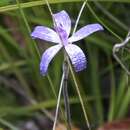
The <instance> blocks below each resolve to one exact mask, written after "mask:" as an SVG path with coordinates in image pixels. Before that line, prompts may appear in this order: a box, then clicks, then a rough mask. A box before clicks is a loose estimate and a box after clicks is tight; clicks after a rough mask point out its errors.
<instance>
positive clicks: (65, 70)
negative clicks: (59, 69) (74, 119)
mask: <svg viewBox="0 0 130 130" xmlns="http://www.w3.org/2000/svg"><path fill="white" fill-rule="evenodd" d="M65 57H66V56H65ZM63 73H64V75H65V76H64V82H63V96H64V103H65V110H66V118H67V125H68V126H67V127H68V130H71V114H70V105H69V96H68V86H67V81H68V75H69V66H68V62H67V60H66V58H65V60H64V63H63Z"/></svg>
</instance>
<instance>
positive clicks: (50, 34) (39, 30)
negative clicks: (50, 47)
mask: <svg viewBox="0 0 130 130" xmlns="http://www.w3.org/2000/svg"><path fill="white" fill-rule="evenodd" d="M31 36H32V37H33V38H34V39H35V38H39V39H42V40H45V41H49V42H54V43H60V38H59V36H58V34H57V33H56V32H55V31H54V30H52V29H50V28H48V27H44V26H36V27H35V28H34V31H33V32H32V33H31Z"/></svg>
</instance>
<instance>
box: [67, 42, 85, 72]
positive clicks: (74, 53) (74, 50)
mask: <svg viewBox="0 0 130 130" xmlns="http://www.w3.org/2000/svg"><path fill="white" fill-rule="evenodd" d="M65 50H66V52H67V53H68V55H69V57H70V59H71V62H72V65H73V66H74V69H75V71H76V72H78V71H81V70H83V69H85V68H86V65H87V61H86V57H85V55H84V53H83V51H82V50H81V49H80V48H79V47H78V46H76V45H73V44H68V45H67V46H65Z"/></svg>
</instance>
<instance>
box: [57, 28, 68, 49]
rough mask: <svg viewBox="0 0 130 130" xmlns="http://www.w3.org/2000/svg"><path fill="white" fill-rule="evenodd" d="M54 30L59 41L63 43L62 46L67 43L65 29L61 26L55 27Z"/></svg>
mask: <svg viewBox="0 0 130 130" xmlns="http://www.w3.org/2000/svg"><path fill="white" fill-rule="evenodd" d="M56 31H57V33H58V34H59V37H60V39H61V43H62V44H63V46H66V45H67V44H68V36H67V33H66V31H65V30H64V29H63V28H62V27H57V28H56Z"/></svg>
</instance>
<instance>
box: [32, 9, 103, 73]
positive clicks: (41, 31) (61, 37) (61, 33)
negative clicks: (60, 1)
mask: <svg viewBox="0 0 130 130" xmlns="http://www.w3.org/2000/svg"><path fill="white" fill-rule="evenodd" d="M53 18H54V21H55V24H56V26H55V25H54V30H52V29H50V28H48V27H45V26H36V27H35V29H34V31H33V32H32V34H31V36H32V37H33V38H39V39H42V40H45V41H49V42H53V43H58V44H57V45H54V46H52V47H50V48H49V49H47V50H46V51H45V52H44V53H43V55H42V58H41V63H40V72H41V74H42V75H46V73H47V70H48V66H49V63H50V62H51V60H52V59H53V57H54V56H55V55H56V54H57V53H58V52H59V51H60V49H61V48H62V47H63V48H64V49H65V51H66V53H67V54H68V56H69V58H70V60H71V62H72V65H73V67H74V69H75V71H76V72H78V71H82V70H83V69H85V68H86V65H87V61H86V57H85V55H84V53H83V51H82V50H81V49H80V48H79V47H78V46H77V45H73V44H71V43H73V42H76V41H79V40H81V39H83V38H85V37H87V36H89V35H90V34H92V33H94V32H96V31H100V30H103V27H102V26H101V25H100V24H98V23H95V24H89V25H86V26H84V27H82V28H81V29H79V30H78V31H77V32H75V33H74V34H73V35H72V36H70V37H69V34H70V31H71V20H70V17H69V15H68V14H67V12H66V11H64V10H63V11H60V12H59V13H56V14H53Z"/></svg>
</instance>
